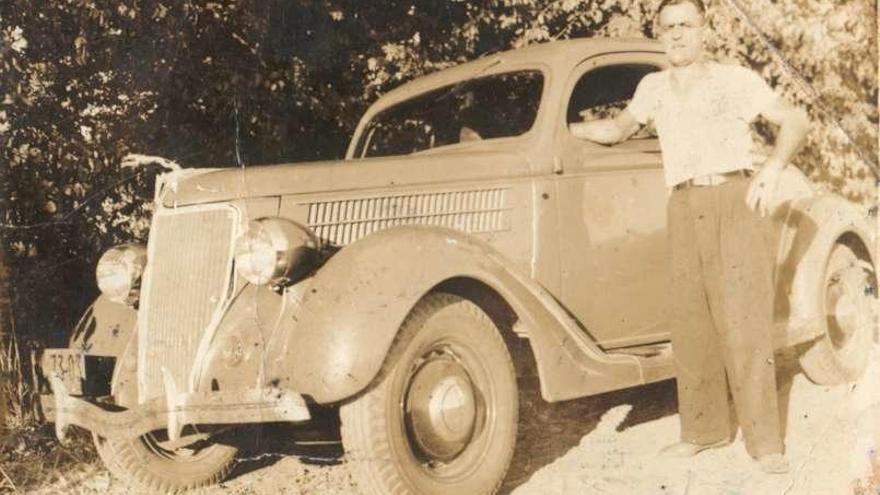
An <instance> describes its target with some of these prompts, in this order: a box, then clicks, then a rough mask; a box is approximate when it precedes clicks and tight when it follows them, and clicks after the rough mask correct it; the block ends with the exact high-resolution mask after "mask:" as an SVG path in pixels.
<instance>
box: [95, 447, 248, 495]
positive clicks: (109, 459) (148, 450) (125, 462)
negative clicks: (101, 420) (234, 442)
mask: <svg viewBox="0 0 880 495" xmlns="http://www.w3.org/2000/svg"><path fill="white" fill-rule="evenodd" d="M161 435H162V432H154V433H149V434H146V435H143V436H141V437H137V438H132V439H126V440H116V439H114V440H110V439H106V438H103V437H100V436H97V435H93V439H94V443H95V448H96V449H97V451H98V455H99V456H100V457H101V460H103V461H104V465H106V466H107V469H109V470H110V472H111V473H112V474H113V475H114V476H116V477H117V478H119V479H121V480H122V481H123V482H124V483H127V484H130V485H132V486H136V487H139V488H141V489H143V490H145V491H146V492H147V493H179V492H184V491H187V490H192V489H194V488H200V487H204V486H208V485H213V484H216V483H218V482H220V481H221V480H223V478H225V477H226V476H227V475H228V474H229V472H230V471H231V470H232V468H233V463H234V461H235V455H236V453H237V452H238V448H236V447H233V446H230V445H220V444H216V443H207V441H199V442H196V443H195V444H194V445H192V446H191V447H190V448H179V449H175V450H171V449H168V448H165V447H163V443H164V442H163V441H161Z"/></svg>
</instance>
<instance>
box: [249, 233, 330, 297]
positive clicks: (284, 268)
mask: <svg viewBox="0 0 880 495" xmlns="http://www.w3.org/2000/svg"><path fill="white" fill-rule="evenodd" d="M317 245H318V243H317V240H316V239H315V237H314V235H312V233H311V232H309V230H308V229H306V228H305V227H303V226H301V225H299V224H296V223H294V222H291V221H289V220H285V219H283V218H262V219H259V220H254V221H252V222H250V223H249V224H248V228H247V231H245V233H244V234H242V235H241V236H240V237H239V238H238V239H236V241H235V269H236V270H237V271H238V273H239V275H241V276H242V277H244V278H245V279H246V280H247V281H248V282H250V283H252V284H256V285H264V284H269V283H271V284H279V283H283V282H285V281H289V280H292V279H295V278H296V277H298V276H300V275H302V274H303V273H304V272H305V271H306V270H307V269H308V268H309V267H310V264H311V262H312V260H313V259H314V256H315V253H316V252H317Z"/></svg>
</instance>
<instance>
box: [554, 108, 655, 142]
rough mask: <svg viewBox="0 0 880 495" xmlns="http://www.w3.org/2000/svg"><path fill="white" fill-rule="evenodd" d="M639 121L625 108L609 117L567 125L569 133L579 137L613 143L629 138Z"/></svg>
mask: <svg viewBox="0 0 880 495" xmlns="http://www.w3.org/2000/svg"><path fill="white" fill-rule="evenodd" d="M639 127H640V125H639V123H638V122H637V121H636V119H635V117H633V116H632V114H630V113H629V112H628V111H627V110H626V109H624V110H623V111H621V112H620V113H618V114H617V116H616V117H614V118H611V119H599V120H591V121H589V122H577V123H574V124H571V125H569V129H571V133H572V134H574V135H575V137H578V138H580V139H587V140H589V141H593V142H596V143H599V144H615V143H619V142H621V141H625V140H627V139H629V137H630V136H632V135H633V134H635V133H636V131H638V130H639Z"/></svg>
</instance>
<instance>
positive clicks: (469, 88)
mask: <svg viewBox="0 0 880 495" xmlns="http://www.w3.org/2000/svg"><path fill="white" fill-rule="evenodd" d="M543 85H544V78H543V75H542V74H541V72H540V71H536V70H530V71H518V72H506V73H502V74H493V75H490V76H484V77H480V78H477V79H472V80H468V81H464V82H460V83H457V84H453V85H450V86H446V87H443V88H440V89H437V90H434V91H431V92H429V93H425V94H422V95H419V96H417V97H415V98H412V99H410V100H407V101H404V102H401V103H398V104H397V105H394V106H392V107H389V108H387V109H386V110H383V111H382V112H381V113H379V114H377V115H376V116H375V117H374V118H373V120H371V121H370V122H369V124H367V126H366V128H365V131H364V133H363V134H362V136H361V138H360V142H359V143H358V147H357V151H356V153H355V156H361V157H371V156H394V155H407V154H410V153H417V152H419V151H424V150H428V149H432V148H438V147H441V146H448V145H452V144H458V143H462V142H469V141H477V140H483V139H495V138H502V137H512V136H518V135H520V134H524V133H526V132H528V130H529V129H531V128H532V125H533V124H534V123H535V117H536V116H537V114H538V106H539V104H540V100H541V90H542V89H543Z"/></svg>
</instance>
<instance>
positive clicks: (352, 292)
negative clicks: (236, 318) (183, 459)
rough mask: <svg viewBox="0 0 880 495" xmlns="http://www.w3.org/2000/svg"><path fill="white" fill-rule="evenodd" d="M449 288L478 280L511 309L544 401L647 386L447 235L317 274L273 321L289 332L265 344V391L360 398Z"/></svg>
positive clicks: (476, 248) (357, 249) (488, 258)
mask: <svg viewBox="0 0 880 495" xmlns="http://www.w3.org/2000/svg"><path fill="white" fill-rule="evenodd" d="M453 278H458V279H461V278H471V279H474V280H477V281H479V282H481V283H482V284H485V285H486V286H488V287H490V288H491V289H492V290H494V291H496V292H497V293H498V294H499V295H500V296H501V297H502V298H504V300H505V301H507V303H508V304H509V305H510V306H511V308H512V309H513V310H514V312H515V313H516V315H517V318H518V319H519V322H518V325H519V326H520V327H521V328H523V329H524V332H525V333H526V335H527V336H528V338H529V340H530V342H531V348H532V352H533V353H534V357H535V361H536V364H537V368H538V375H539V378H540V382H541V391H542V395H543V396H544V398H545V399H547V400H549V401H555V400H563V399H568V398H574V397H580V396H584V395H590V394H594V393H599V392H603V391H607V390H612V389H617V388H622V387H625V386H631V385H636V384H639V383H642V382H643V381H644V379H643V377H642V374H641V368H640V366H639V363H638V361H637V360H636V359H635V358H633V357H631V356H610V355H607V354H605V353H604V352H602V351H601V350H600V349H599V348H598V347H597V346H596V345H595V344H594V343H593V342H592V341H590V340H589V338H588V337H587V336H586V333H585V332H584V331H583V330H581V329H580V327H579V326H578V324H577V323H576V322H575V321H574V320H573V319H572V318H571V317H570V316H569V315H568V314H567V313H566V312H565V310H564V309H563V308H561V307H560V306H559V304H558V303H557V302H556V301H555V300H554V299H553V298H552V296H551V295H550V294H549V293H547V292H546V291H545V290H544V289H543V288H541V287H540V286H539V285H538V284H537V283H536V282H535V281H534V280H532V279H531V278H529V277H528V276H526V275H524V274H522V273H520V272H519V270H518V269H517V268H516V267H515V266H514V265H513V264H512V263H511V262H509V261H508V260H507V259H505V258H504V257H503V256H502V255H501V254H500V253H498V252H497V251H495V250H494V249H493V248H492V247H491V246H489V245H488V244H487V243H485V242H483V241H481V240H478V239H475V238H473V237H471V236H467V235H465V234H463V233H461V232H458V231H454V230H450V229H444V228H438V227H431V226H405V227H395V228H391V229H386V230H382V231H379V232H377V233H375V234H372V235H370V236H367V237H365V238H364V239H362V240H360V241H358V242H356V243H354V244H352V245H350V246H348V247H346V248H344V249H342V250H341V251H340V252H339V253H337V254H336V255H334V256H333V257H332V258H331V259H330V260H329V261H328V262H327V263H326V264H325V265H324V266H323V267H322V268H321V269H320V270H319V271H318V272H317V273H316V275H315V276H314V277H313V278H312V280H311V283H310V285H309V286H308V287H307V288H306V289H305V290H304V292H303V294H302V297H301V298H300V297H296V298H295V300H294V301H293V303H292V304H290V306H289V307H288V308H287V310H286V314H285V315H283V316H282V318H281V320H280V321H281V322H282V325H288V326H289V327H288V328H289V331H288V330H284V331H278V332H276V333H275V338H274V339H273V340H272V341H270V342H269V344H268V348H269V349H270V353H271V356H270V357H269V359H268V371H267V378H268V380H269V384H270V385H276V386H282V387H285V388H288V387H289V388H291V389H293V390H296V391H297V392H300V393H302V394H306V395H309V396H311V398H312V399H314V400H315V401H316V402H318V403H331V402H337V401H340V400H342V399H345V398H347V397H351V396H353V395H355V394H357V393H358V392H360V391H362V390H364V389H365V388H366V387H367V386H368V385H369V384H370V383H371V381H372V380H373V378H374V377H375V376H376V374H377V373H378V371H379V369H380V368H381V366H382V364H383V362H384V360H385V356H386V354H387V352H388V350H389V348H390V346H391V343H392V341H393V340H394V337H395V335H396V334H397V330H398V328H399V327H400V325H401V323H402V322H403V320H404V318H405V317H406V316H407V314H408V313H409V312H410V310H411V309H412V308H413V306H415V305H416V304H417V303H418V301H419V300H420V299H421V298H422V297H423V296H424V295H425V294H427V293H428V292H430V291H431V290H432V289H433V288H435V287H436V286H437V285H438V284H440V283H442V282H444V281H446V280H450V279H453ZM279 330H280V329H279Z"/></svg>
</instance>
